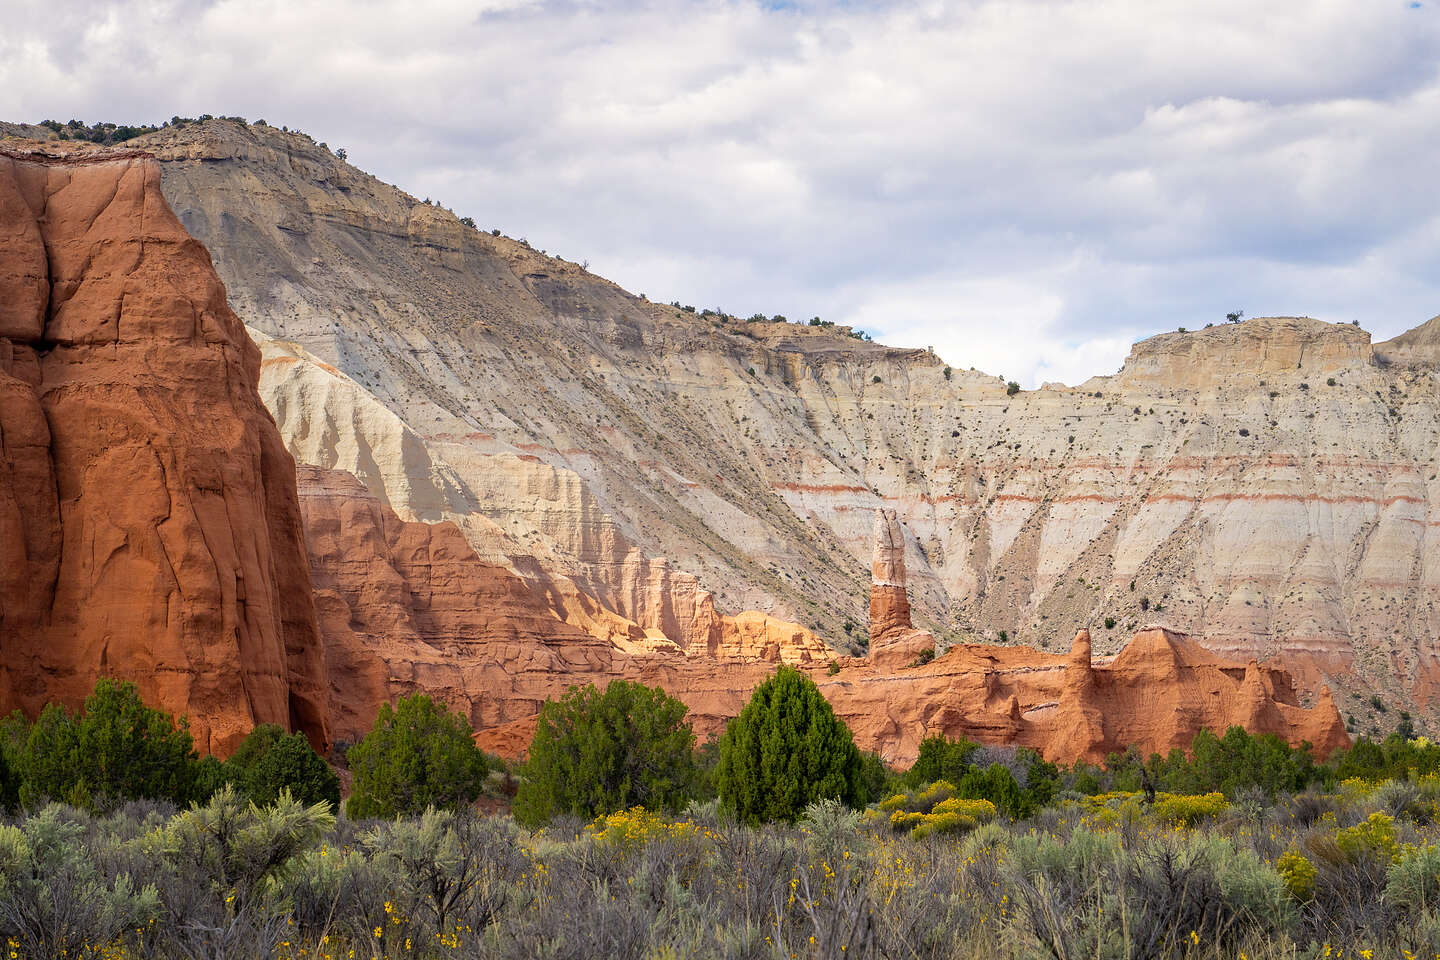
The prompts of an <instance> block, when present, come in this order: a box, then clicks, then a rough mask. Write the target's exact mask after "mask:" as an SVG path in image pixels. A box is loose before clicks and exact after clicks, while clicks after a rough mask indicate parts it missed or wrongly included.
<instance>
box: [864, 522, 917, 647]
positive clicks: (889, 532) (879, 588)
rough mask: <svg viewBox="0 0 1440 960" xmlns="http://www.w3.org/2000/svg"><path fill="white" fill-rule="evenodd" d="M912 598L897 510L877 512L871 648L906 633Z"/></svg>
mask: <svg viewBox="0 0 1440 960" xmlns="http://www.w3.org/2000/svg"><path fill="white" fill-rule="evenodd" d="M910 629H911V625H910V598H909V597H908V596H907V595H906V584H905V534H904V532H903V531H902V530H901V529H900V521H899V520H898V519H897V518H896V516H895V511H894V510H886V509H884V508H881V509H879V510H876V511H875V549H874V555H873V557H872V559H871V561H870V647H871V649H872V650H873V649H874V648H875V647H877V646H880V645H883V644H885V643H887V642H888V641H890V640H892V639H894V638H895V636H896V635H898V634H902V633H907V632H909V631H910Z"/></svg>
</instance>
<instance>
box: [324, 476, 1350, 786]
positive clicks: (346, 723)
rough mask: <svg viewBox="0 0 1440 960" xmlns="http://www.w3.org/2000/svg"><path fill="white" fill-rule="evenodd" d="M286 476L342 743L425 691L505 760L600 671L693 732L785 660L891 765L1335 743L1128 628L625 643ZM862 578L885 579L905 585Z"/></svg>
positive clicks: (1294, 703)
mask: <svg viewBox="0 0 1440 960" xmlns="http://www.w3.org/2000/svg"><path fill="white" fill-rule="evenodd" d="M300 487H301V491H302V496H301V502H302V505H303V509H304V513H305V518H306V525H307V529H308V532H309V542H310V545H311V552H312V564H313V568H314V569H313V578H314V582H315V588H316V593H317V608H318V610H319V612H320V625H321V630H322V633H323V634H324V636H325V650H326V658H327V661H328V664H329V669H330V677H331V683H332V688H331V701H332V704H333V711H334V713H333V720H332V723H333V726H334V728H335V730H336V731H337V736H339V737H341V738H344V739H351V738H355V737H358V736H360V735H362V734H363V733H364V732H365V730H367V729H368V728H369V725H370V723H371V722H372V721H373V715H374V710H375V709H376V707H377V706H378V704H379V703H381V702H384V701H385V700H386V699H388V698H393V697H396V696H400V695H404V694H407V693H410V692H412V691H415V690H423V691H425V692H427V693H430V694H432V695H434V696H437V697H439V698H440V699H442V700H444V701H446V702H447V703H449V704H450V705H451V706H452V707H453V708H455V709H458V710H461V711H462V712H464V713H465V714H466V715H467V716H468V717H469V718H470V721H471V723H472V724H473V725H474V726H475V728H476V731H477V734H478V739H479V741H480V743H481V744H482V745H483V746H485V747H486V748H487V749H491V750H495V751H498V752H501V753H505V754H507V755H512V756H514V755H519V754H521V753H523V752H524V750H525V749H526V747H527V746H528V745H529V742H530V736H531V733H532V732H533V727H534V716H535V714H536V712H537V711H538V710H539V708H540V705H541V704H542V703H543V702H544V701H545V700H547V699H552V698H555V697H559V696H561V695H563V694H564V692H565V690H566V688H568V687H569V686H571V685H573V684H585V683H594V684H596V685H599V686H603V685H604V684H606V683H608V682H609V681H610V680H613V679H630V680H638V681H641V682H643V683H647V684H651V685H655V686H659V687H662V688H664V689H665V690H667V691H668V692H670V693H671V694H672V695H674V696H676V697H678V698H680V699H681V700H683V701H684V702H685V703H686V705H687V706H688V707H689V708H690V719H691V722H692V724H693V726H694V727H695V730H696V733H697V734H698V735H699V736H700V737H701V738H702V739H704V738H707V737H710V736H715V735H717V734H719V733H720V731H721V730H722V729H723V728H724V725H725V723H726V722H727V721H728V720H729V719H730V718H731V717H733V716H735V714H737V713H738V712H739V711H740V709H741V708H742V707H743V706H744V704H745V703H746V701H747V700H748V699H749V697H750V694H751V692H752V691H753V690H754V688H755V687H756V686H757V685H758V684H759V683H760V682H761V681H763V680H764V679H765V677H766V676H768V675H769V674H770V673H771V671H773V670H774V668H775V665H776V664H777V663H778V662H779V661H780V660H782V659H786V660H791V661H792V662H795V663H796V664H797V665H798V666H800V668H801V669H806V670H809V671H810V672H811V675H812V676H813V677H814V679H815V681H816V683H817V684H819V686H820V690H821V691H822V693H824V695H825V696H826V697H827V698H828V699H829V700H830V702H831V703H832V704H833V705H834V707H835V709H836V711H837V713H838V714H839V715H840V716H841V717H842V718H844V720H845V721H846V723H848V724H849V725H850V727H851V729H852V730H853V731H854V732H855V737H856V741H857V742H858V743H859V744H860V746H861V747H862V748H864V749H867V750H877V751H879V752H880V754H881V755H882V756H883V757H885V758H886V759H887V760H889V761H891V762H892V763H897V764H908V763H910V762H912V761H913V760H914V759H915V756H916V752H917V750H918V748H919V744H920V741H921V740H922V739H923V738H924V737H926V736H928V735H930V734H935V733H943V734H945V735H947V736H951V737H958V736H967V737H970V738H972V739H975V740H978V741H980V742H983V743H1013V744H1020V745H1025V746H1030V747H1034V748H1035V749H1037V750H1039V751H1040V752H1041V753H1043V754H1044V755H1045V756H1047V757H1049V758H1050V759H1052V760H1060V761H1065V762H1070V761H1074V760H1076V759H1088V760H1100V759H1103V757H1104V756H1105V755H1106V754H1107V753H1108V752H1110V751H1113V750H1117V749H1121V748H1123V747H1125V746H1128V745H1130V744H1132V743H1133V744H1135V745H1137V746H1139V747H1140V748H1141V749H1143V750H1145V751H1147V752H1149V751H1156V750H1158V751H1168V750H1170V749H1172V748H1174V747H1177V746H1179V747H1184V746H1188V745H1189V743H1190V741H1191V739H1192V738H1193V736H1194V734H1195V733H1196V732H1197V731H1198V730H1199V729H1201V728H1202V727H1209V728H1212V729H1215V730H1223V729H1225V728H1226V727H1228V726H1229V725H1231V724H1234V723H1241V724H1244V725H1245V726H1247V727H1248V728H1249V729H1251V730H1254V731H1257V732H1273V733H1277V734H1280V735H1281V736H1284V737H1286V738H1287V739H1289V740H1291V741H1292V742H1295V743H1299V742H1300V741H1302V740H1309V741H1310V742H1312V743H1313V744H1315V746H1316V747H1317V750H1318V752H1320V753H1321V754H1322V755H1323V754H1326V753H1328V752H1329V751H1331V750H1333V749H1334V748H1335V747H1337V746H1340V745H1342V744H1344V743H1346V742H1348V741H1347V739H1346V737H1345V733H1344V729H1343V727H1342V726H1341V724H1340V717H1339V714H1338V713H1337V712H1336V710H1335V708H1334V706H1333V704H1331V703H1329V700H1328V694H1322V699H1321V703H1320V705H1319V706H1317V707H1316V708H1315V709H1305V708H1303V707H1301V706H1300V705H1299V703H1298V700H1297V697H1296V693H1295V690H1294V688H1293V685H1292V684H1291V682H1290V679H1289V677H1288V675H1286V674H1285V673H1283V672H1282V671H1279V670H1275V669H1271V668H1263V667H1260V666H1258V665H1256V664H1254V663H1253V662H1252V663H1251V664H1249V665H1248V666H1247V665H1245V664H1242V663H1238V662H1231V661H1227V660H1225V659H1223V658H1220V657H1217V656H1215V655H1214V654H1211V653H1209V652H1208V651H1206V650H1205V649H1204V648H1202V647H1200V646H1198V645H1197V644H1194V643H1192V642H1190V641H1189V640H1187V639H1186V638H1184V637H1181V636H1179V635H1176V634H1172V633H1170V632H1168V631H1165V630H1162V629H1153V630H1148V631H1145V632H1142V633H1141V634H1139V635H1137V636H1136V638H1135V640H1134V641H1132V642H1131V644H1130V646H1128V647H1127V648H1126V649H1125V651H1124V652H1123V653H1122V654H1121V656H1120V657H1118V658H1116V660H1115V661H1114V662H1113V663H1111V664H1092V662H1091V657H1090V647H1089V635H1088V633H1085V632H1083V631H1082V633H1081V634H1080V636H1078V637H1077V638H1076V642H1075V646H1074V649H1073V650H1072V653H1071V655H1070V656H1068V657H1062V656H1051V655H1047V654H1043V653H1038V652H1037V651H1034V650H1031V649H1028V648H1023V647H996V646H984V645H971V644H959V645H955V646H952V647H951V648H950V649H949V650H947V651H945V652H944V653H943V654H941V655H940V656H938V657H936V658H935V659H934V660H932V661H930V662H919V661H918V660H917V657H916V654H917V653H918V651H920V650H922V649H925V650H930V651H933V650H934V649H935V646H936V640H935V637H934V636H933V635H932V634H930V633H929V632H927V631H924V630H913V629H911V630H902V631H895V632H894V633H893V634H892V635H891V636H890V638H889V640H888V642H887V643H886V644H884V645H882V646H880V647H878V648H877V649H875V650H872V652H871V656H870V658H869V659H868V660H862V659H856V658H845V659H842V660H840V661H839V667H840V669H839V672H838V673H836V674H834V675H832V674H830V672H829V669H828V662H827V661H822V660H820V659H819V658H817V657H813V656H809V655H807V653H806V647H805V645H804V643H803V638H802V637H797V636H796V635H795V634H793V633H790V634H786V633H785V632H784V631H781V632H780V633H779V635H778V636H777V635H776V631H775V628H774V627H773V626H772V625H770V624H768V623H767V622H766V620H765V618H764V617H762V616H760V615H758V614H756V615H749V616H746V615H742V616H741V617H739V618H736V620H737V628H736V629H737V632H738V634H739V638H738V639H737V640H727V641H726V643H725V644H724V645H723V646H722V648H721V650H720V651H719V652H720V654H721V655H720V656H716V655H714V654H713V653H712V652H710V651H703V650H691V651H684V652H682V651H680V650H679V649H678V648H673V647H672V648H668V649H667V648H662V647H657V648H654V649H640V648H626V647H625V646H624V645H623V644H619V643H611V642H606V641H605V640H602V639H601V638H598V637H596V636H594V635H592V634H590V633H588V632H586V631H583V630H581V629H578V628H577V627H575V626H572V625H570V624H568V623H565V622H564V621H563V620H561V619H560V618H559V617H558V616H556V614H555V612H554V610H553V609H552V607H551V605H550V603H549V601H548V600H547V599H545V598H544V597H543V596H539V595H537V594H535V593H534V592H532V590H531V588H530V586H529V584H528V583H527V582H526V581H524V580H522V579H521V578H519V577H517V576H515V575H514V574H513V573H511V572H510V571H508V570H507V569H505V568H504V567H502V566H499V565H496V564H489V563H486V562H484V561H482V560H481V559H480V558H479V557H478V556H477V555H476V554H475V552H474V551H473V549H471V548H470V546H469V544H468V543H467V542H466V541H465V539H464V538H463V537H462V536H461V535H460V532H459V530H458V528H457V527H455V526H454V525H452V524H450V523H448V522H444V523H440V524H434V525H431V524H424V523H418V522H407V521H402V520H399V519H398V518H397V517H396V516H395V514H394V512H393V511H391V510H390V509H389V508H388V507H386V506H384V505H383V504H382V503H380V501H379V500H378V499H377V498H376V497H375V496H374V495H373V494H371V493H370V492H369V491H368V490H367V489H366V488H365V487H364V486H363V485H362V484H361V483H359V482H358V481H357V480H355V479H354V478H353V477H351V476H350V475H349V474H345V473H340V472H335V471H321V470H316V469H314V468H309V467H302V468H300ZM883 519H885V522H883V523H881V524H877V532H878V534H879V536H878V537H877V543H879V544H880V545H881V546H882V547H885V546H888V545H893V542H894V541H893V540H892V539H888V538H889V537H890V535H891V531H890V529H889V527H890V522H889V518H883ZM877 569H880V576H881V578H883V579H885V580H887V581H888V582H889V584H890V585H891V586H895V584H894V581H895V580H897V579H903V577H900V576H897V575H896V573H897V572H896V571H895V570H894V569H893V568H878V567H877ZM900 589H901V592H902V593H903V588H900ZM787 650H788V651H791V652H792V653H793V654H794V655H793V656H787V655H786V653H785V651H787Z"/></svg>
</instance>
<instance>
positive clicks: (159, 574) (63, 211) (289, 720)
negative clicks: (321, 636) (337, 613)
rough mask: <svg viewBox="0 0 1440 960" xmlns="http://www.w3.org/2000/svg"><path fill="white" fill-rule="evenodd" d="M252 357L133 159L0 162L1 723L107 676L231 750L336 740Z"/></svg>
mask: <svg viewBox="0 0 1440 960" xmlns="http://www.w3.org/2000/svg"><path fill="white" fill-rule="evenodd" d="M259 371H260V354H259V351H258V350H257V349H256V348H255V345H254V344H253V343H252V342H251V341H250V339H249V338H248V337H247V336H246V335H245V330H244V327H243V326H242V324H241V323H240V321H239V319H238V318H237V317H236V316H235V314H234V313H233V312H232V311H231V310H230V308H229V307H228V306H227V304H226V299H225V288H224V287H223V286H222V285H221V283H220V280H219V278H218V277H217V276H216V275H215V271H214V270H213V268H212V266H211V262H210V257H209V255H208V254H207V253H206V250H205V248H204V247H203V246H201V245H200V244H199V243H198V242H196V241H195V240H194V239H193V238H192V237H191V236H190V235H189V234H188V233H187V232H186V231H185V228H184V227H183V226H181V224H180V222H179V221H178V220H177V219H176V218H175V215H174V214H173V213H172V212H171V210H170V207H169V205H168V204H167V203H166V202H165V198H164V196H163V195H162V194H161V191H160V167H159V166H158V164H156V162H155V161H154V160H153V158H150V157H148V156H145V155H142V154H135V153H119V154H107V155H104V156H101V157H98V158H96V157H76V156H70V157H65V156H49V155H43V154H34V153H28V154H27V153H0V710H3V711H8V710H11V709H14V708H17V707H18V708H20V709H23V710H25V711H27V712H29V713H32V714H33V713H34V712H36V711H38V710H39V708H40V707H41V706H43V705H44V704H45V703H47V702H51V701H58V702H61V703H64V704H67V705H69V706H72V707H73V706H77V705H78V704H79V702H80V701H81V700H82V699H83V698H84V697H85V695H86V694H87V693H88V692H89V691H90V689H91V688H92V686H93V685H94V683H95V680H96V678H97V677H98V676H100V675H112V676H117V677H121V678H124V679H127V680H132V681H134V682H135V683H136V684H137V685H138V686H139V688H140V690H141V692H142V694H143V695H144V697H145V699H146V700H147V702H149V703H152V704H154V705H157V706H159V707H162V708H164V709H166V710H169V711H172V712H174V713H176V714H183V715H186V716H188V717H189V718H190V722H191V727H192V730H193V731H194V733H195V736H196V740H197V742H198V744H199V746H200V747H201V749H204V750H209V751H214V752H220V753H224V752H227V751H228V750H230V749H232V748H233V747H234V746H235V745H236V744H237V743H238V742H239V740H240V739H241V738H242V737H243V736H244V735H245V734H246V733H247V732H248V731H249V730H250V728H251V727H252V726H253V725H254V724H256V723H261V722H272V723H279V724H282V725H285V726H287V727H290V728H298V729H302V730H304V731H305V732H306V733H307V734H308V735H309V736H310V738H311V740H312V742H314V743H315V744H316V745H317V746H320V747H324V746H325V745H326V743H327V741H328V734H327V727H326V716H325V714H326V709H327V707H326V704H325V699H326V697H325V692H326V686H327V684H326V680H325V673H324V665H323V662H322V660H321V656H320V649H319V643H318V638H317V633H316V626H315V618H314V608H313V606H312V604H311V599H310V581H309V562H308V558H307V555H306V552H305V547H304V540H303V533H302V527H301V520H300V512H299V507H298V503H297V500H296V494H295V473H294V465H293V462H292V460H291V458H290V456H289V454H288V453H286V451H285V447H284V445H283V444H282V442H281V440H280V436H279V434H278V433H277V432H276V429H275V425H274V422H273V421H272V420H271V418H270V415H269V414H268V413H267V412H266V410H265V408H264V406H263V405H262V404H261V402H260V398H259V395H258V394H257V392H256V381H257V379H258V377H259Z"/></svg>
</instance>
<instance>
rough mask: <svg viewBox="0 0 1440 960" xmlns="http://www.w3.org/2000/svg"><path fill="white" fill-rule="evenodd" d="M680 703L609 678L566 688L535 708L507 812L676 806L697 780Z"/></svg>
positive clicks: (532, 821) (541, 816) (530, 815)
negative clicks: (520, 776) (599, 685)
mask: <svg viewBox="0 0 1440 960" xmlns="http://www.w3.org/2000/svg"><path fill="white" fill-rule="evenodd" d="M685 713H686V708H685V705H684V704H683V703H681V702H680V701H679V700H676V699H674V698H673V697H670V696H667V695H666V694H665V692H664V691H663V690H659V689H656V688H653V687H647V686H644V685H643V684H639V683H631V682H629V681H626V680H616V681H614V682H612V683H611V684H610V685H609V686H607V687H606V688H605V691H604V692H603V693H601V692H600V691H598V690H597V689H596V688H595V687H594V686H593V685H590V686H586V687H572V688H571V689H570V691H569V692H568V693H567V694H566V695H565V696H564V698H562V699H560V700H551V701H547V702H546V703H545V705H544V706H543V707H541V709H540V719H539V721H538V722H537V723H536V725H535V737H534V739H533V740H532V741H531V743H530V754H529V759H528V760H527V761H526V763H525V767H524V778H525V779H524V782H523V783H521V785H520V791H519V793H517V794H516V796H515V805H514V813H515V818H516V819H517V820H519V821H520V822H521V823H523V824H526V825H527V826H531V827H534V826H539V825H540V824H542V823H545V822H546V821H548V820H549V819H550V818H551V817H552V816H554V815H556V814H560V813H567V814H572V815H575V816H580V817H584V818H586V819H592V818H594V817H597V816H603V815H604V814H607V813H611V812H614V811H617V810H626V809H628V808H630V807H634V806H643V807H647V808H650V809H652V810H655V809H667V810H678V809H679V808H680V807H682V806H684V805H685V803H686V802H687V801H688V800H690V799H691V798H692V797H694V796H695V795H696V793H697V790H698V786H699V776H700V772H699V768H698V766H697V765H696V761H695V734H694V733H693V732H691V730H690V727H689V725H688V724H687V723H686V722H685Z"/></svg>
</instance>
